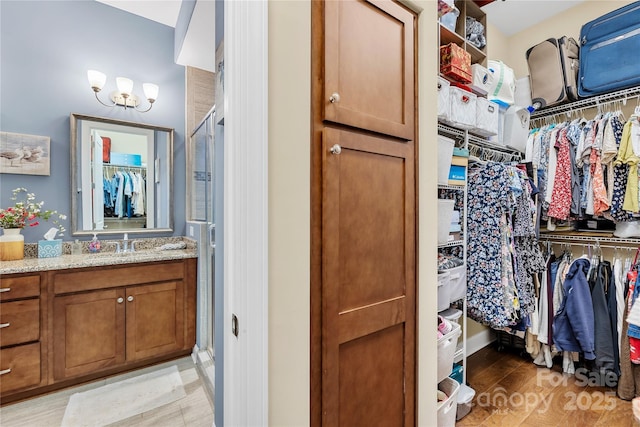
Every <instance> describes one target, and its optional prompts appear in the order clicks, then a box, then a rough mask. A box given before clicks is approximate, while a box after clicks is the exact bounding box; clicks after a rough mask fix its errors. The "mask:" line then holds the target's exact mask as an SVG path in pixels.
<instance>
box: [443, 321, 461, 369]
mask: <svg viewBox="0 0 640 427" xmlns="http://www.w3.org/2000/svg"><path fill="white" fill-rule="evenodd" d="M451 325H452V326H453V329H452V330H451V332H449V333H448V334H446V335H445V336H443V337H442V338H440V339H438V382H440V381H442V380H444V379H445V378H448V377H449V375H451V371H452V367H453V358H454V356H455V354H456V347H457V345H458V337H460V333H461V329H460V325H458V324H457V323H452V324H451Z"/></svg>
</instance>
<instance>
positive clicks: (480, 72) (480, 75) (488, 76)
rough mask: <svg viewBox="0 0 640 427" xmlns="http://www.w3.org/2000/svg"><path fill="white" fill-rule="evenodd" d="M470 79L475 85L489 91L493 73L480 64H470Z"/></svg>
mask: <svg viewBox="0 0 640 427" xmlns="http://www.w3.org/2000/svg"><path fill="white" fill-rule="evenodd" d="M471 80H472V82H473V83H472V84H473V85H474V86H475V87H477V88H480V89H483V90H485V91H487V92H489V90H490V89H491V86H493V73H491V72H490V71H489V70H488V69H487V67H483V66H482V65H480V64H471Z"/></svg>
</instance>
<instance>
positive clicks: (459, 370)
mask: <svg viewBox="0 0 640 427" xmlns="http://www.w3.org/2000/svg"><path fill="white" fill-rule="evenodd" d="M463 372H464V366H462V365H459V364H457V363H454V364H453V369H451V375H449V378H453V379H454V380H456V381H457V382H459V383H460V384H462V377H463V376H464V375H463ZM458 396H459V395H458Z"/></svg>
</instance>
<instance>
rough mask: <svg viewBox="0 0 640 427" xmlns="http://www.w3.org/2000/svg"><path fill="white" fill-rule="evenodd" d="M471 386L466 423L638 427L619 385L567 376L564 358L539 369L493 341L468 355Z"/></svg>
mask: <svg viewBox="0 0 640 427" xmlns="http://www.w3.org/2000/svg"><path fill="white" fill-rule="evenodd" d="M467 362H468V366H469V369H468V371H467V372H468V374H467V384H468V385H469V386H471V387H472V388H473V389H474V390H475V391H476V394H475V397H474V399H473V404H474V406H473V408H472V409H471V412H470V413H469V414H468V415H467V416H466V417H464V418H462V419H461V420H460V421H458V422H457V423H456V426H457V427H462V426H474V427H476V426H482V427H488V426H508V427H517V426H535V427H542V426H563V427H565V426H566V427H569V426H576V427H578V426H579V427H586V426H602V427H605V426H606V427H617V426H620V427H631V426H633V427H638V426H640V423H638V422H637V421H636V420H635V417H634V415H633V411H632V408H631V402H630V401H624V400H621V399H619V398H618V397H617V395H616V389H615V388H610V387H600V386H598V387H595V386H589V385H588V384H586V383H587V382H588V380H587V379H585V376H580V378H578V377H576V376H573V375H572V376H570V375H563V374H562V360H561V359H558V358H556V359H554V366H553V367H552V368H551V369H548V368H546V367H545V368H539V367H537V366H536V365H535V364H533V362H532V360H531V358H530V357H529V355H527V354H526V352H525V353H524V354H520V353H519V352H517V351H515V350H513V349H505V350H502V351H498V350H497V348H496V346H495V345H490V346H488V347H485V348H484V349H482V350H480V351H478V352H476V353H475V354H473V355H471V356H470V357H469V358H468V359H467Z"/></svg>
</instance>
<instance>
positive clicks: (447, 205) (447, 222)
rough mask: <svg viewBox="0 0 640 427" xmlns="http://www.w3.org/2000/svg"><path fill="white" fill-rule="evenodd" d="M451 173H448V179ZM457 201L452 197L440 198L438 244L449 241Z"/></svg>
mask: <svg viewBox="0 0 640 427" xmlns="http://www.w3.org/2000/svg"><path fill="white" fill-rule="evenodd" d="M448 180H449V175H447V181H448ZM454 205H455V201H453V200H451V199H438V244H439V245H444V244H445V243H447V242H448V241H449V228H450V227H451V215H453V208H454Z"/></svg>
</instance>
